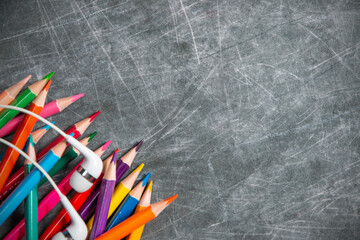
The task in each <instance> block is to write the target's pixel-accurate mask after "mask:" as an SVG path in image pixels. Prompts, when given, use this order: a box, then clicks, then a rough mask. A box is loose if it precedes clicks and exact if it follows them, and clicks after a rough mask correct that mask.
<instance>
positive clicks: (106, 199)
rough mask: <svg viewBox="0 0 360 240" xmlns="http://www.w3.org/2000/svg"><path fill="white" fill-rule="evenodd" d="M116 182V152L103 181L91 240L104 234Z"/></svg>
mask: <svg viewBox="0 0 360 240" xmlns="http://www.w3.org/2000/svg"><path fill="white" fill-rule="evenodd" d="M115 182H116V152H115V153H114V155H113V157H112V159H111V162H110V164H109V166H108V167H107V169H106V171H105V173H104V177H103V180H102V181H101V187H100V194H99V198H98V201H97V203H96V210H95V217H94V225H93V226H94V227H93V228H92V229H91V232H90V236H89V240H93V239H95V238H97V237H98V236H100V235H101V234H103V233H104V231H105V227H106V222H107V216H108V212H109V207H110V202H111V198H112V195H113V192H114V187H115Z"/></svg>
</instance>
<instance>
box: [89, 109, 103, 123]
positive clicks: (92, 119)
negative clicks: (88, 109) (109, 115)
mask: <svg viewBox="0 0 360 240" xmlns="http://www.w3.org/2000/svg"><path fill="white" fill-rule="evenodd" d="M100 112H101V111H97V112H96V113H94V114H93V115H91V116H90V117H89V118H90V122H92V121H94V119H95V118H96V117H97V116H98V115H99V114H100Z"/></svg>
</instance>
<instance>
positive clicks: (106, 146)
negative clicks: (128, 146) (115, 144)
mask: <svg viewBox="0 0 360 240" xmlns="http://www.w3.org/2000/svg"><path fill="white" fill-rule="evenodd" d="M110 144H111V140H109V141H107V142H106V143H105V144H104V145H103V147H102V149H101V150H102V151H105V150H106V149H107V148H108V147H109V146H110Z"/></svg>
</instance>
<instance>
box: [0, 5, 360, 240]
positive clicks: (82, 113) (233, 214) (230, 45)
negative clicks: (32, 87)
mask: <svg viewBox="0 0 360 240" xmlns="http://www.w3.org/2000/svg"><path fill="white" fill-rule="evenodd" d="M0 23H1V25H0V62H1V64H0V86H1V89H5V88H6V87H8V86H11V85H12V84H13V83H15V82H16V81H19V80H20V79H22V78H23V77H25V76H26V75H28V74H32V75H33V79H32V80H31V82H34V81H35V80H36V79H39V78H41V77H42V76H44V75H46V74H47V73H49V72H51V71H53V72H55V75H54V77H53V83H52V87H51V89H50V93H49V97H48V101H51V100H54V99H57V98H61V97H65V96H70V95H74V94H77V93H81V92H84V93H85V97H84V98H82V99H81V100H79V101H78V102H77V103H75V104H73V105H72V106H70V107H69V108H68V109H66V110H65V111H64V112H63V113H61V114H59V115H55V116H53V117H51V118H50V119H51V120H54V121H56V124H57V125H59V126H60V127H62V128H63V129H66V128H67V127H69V126H70V125H71V124H73V123H75V122H76V121H79V120H80V119H82V118H85V117H87V116H89V115H90V114H92V113H93V112H95V111H97V110H101V111H102V114H101V115H100V116H99V117H98V119H97V120H96V121H95V122H94V123H93V124H92V126H91V127H90V128H89V130H87V132H86V134H90V133H91V132H93V131H98V136H96V138H95V139H94V140H93V142H92V143H91V144H90V147H91V148H93V149H95V148H96V147H98V146H100V145H101V144H103V143H104V142H105V141H107V140H108V139H110V140H112V141H113V144H112V145H111V147H110V149H109V151H108V152H107V154H109V153H110V151H112V150H114V149H115V148H117V147H119V148H120V149H121V153H124V152H126V151H127V150H129V149H130V148H131V147H132V146H134V144H136V143H137V142H138V141H139V140H140V139H144V140H145V142H144V145H143V147H142V148H141V151H140V153H139V154H138V156H137V158H136V160H135V162H134V165H138V164H140V163H141V162H144V163H145V168H144V173H147V172H151V173H152V179H153V180H154V189H153V190H154V191H153V199H152V201H153V202H155V201H158V200H161V199H163V198H166V197H168V196H171V195H173V194H175V193H178V194H179V198H178V199H177V200H176V201H175V202H174V203H173V204H172V205H171V206H170V207H169V208H168V209H166V210H165V211H164V212H163V213H162V214H161V215H160V216H159V217H158V218H157V219H156V220H154V221H152V222H151V223H149V224H148V225H146V228H145V231H144V234H143V239H157V240H158V239H208V240H211V239H359V237H360V230H359V229H360V228H359V226H360V217H359V214H360V213H359V212H360V175H359V172H360V159H359V145H360V135H359V128H360V125H359V119H360V95H359V91H360V70H359V69H360V68H359V65H360V2H359V1H356V0H354V1H315V0H314V1H310V0H307V1H287V0H279V1H272V0H270V1H240V0H228V1H225V0H201V1H194V0H167V1H166V0H127V1H123V0H120V1H114V0H110V1H105V0H97V1H89V0H86V1H79V0H75V1H69V0H65V1H63V0H36V1H26V0H12V1H10V0H3V1H1V2H0ZM39 126H41V124H40V125H39ZM86 134H85V135H86ZM55 136H56V134H55V133H54V132H51V133H49V134H48V135H47V136H46V137H45V138H44V139H43V140H42V141H41V142H40V143H39V145H38V146H37V147H38V148H39V149H40V148H41V147H43V146H45V145H46V143H47V142H49V141H50V140H52V139H54V138H55ZM8 139H11V137H9V138H8ZM1 149H2V150H4V149H5V148H4V147H2V148H1ZM73 164H75V162H74V163H73ZM20 166H21V161H20V162H19V163H18V165H17V167H20ZM71 166H73V165H71ZM69 170H70V167H69V168H68V169H67V170H64V171H62V172H61V174H60V175H56V177H55V179H56V180H57V181H59V180H60V179H62V177H63V176H64V175H65V174H66V173H67V171H69ZM50 189H51V187H50V185H49V184H46V185H44V187H42V188H40V189H39V195H40V196H44V195H45V194H46V193H47V192H48V191H49V190H50ZM60 207H61V206H59V205H58V206H57V207H56V208H55V209H54V210H53V211H52V212H51V214H50V215H49V216H47V217H46V218H45V219H44V220H43V221H41V222H40V225H39V228H40V232H42V231H43V230H44V229H45V227H46V225H47V224H49V222H50V221H51V220H52V219H53V218H54V216H55V215H56V213H57V211H59V209H60ZM22 217H23V208H22V207H19V209H18V210H17V211H16V213H14V214H13V216H12V217H11V219H9V220H8V221H7V222H6V223H5V224H4V225H3V226H1V235H0V237H3V236H5V234H6V232H8V231H9V229H10V228H11V226H13V225H14V224H16V223H17V221H19V219H20V218H22Z"/></svg>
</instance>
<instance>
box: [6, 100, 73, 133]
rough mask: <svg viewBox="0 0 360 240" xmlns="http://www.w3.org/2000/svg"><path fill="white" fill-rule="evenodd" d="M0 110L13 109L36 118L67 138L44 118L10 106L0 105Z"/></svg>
mask: <svg viewBox="0 0 360 240" xmlns="http://www.w3.org/2000/svg"><path fill="white" fill-rule="evenodd" d="M0 108H8V109H13V110H16V111H19V112H23V113H26V114H29V115H31V116H33V117H36V118H37V119H39V120H41V121H42V122H44V123H46V124H47V125H49V126H50V127H51V128H53V129H54V130H55V131H57V132H58V133H59V134H60V135H61V136H63V137H65V138H66V139H67V138H68V136H69V135H67V134H66V133H65V132H64V131H63V130H61V129H60V128H58V127H57V126H55V125H54V124H52V123H51V122H49V121H48V120H46V119H45V118H43V117H41V116H39V115H37V114H35V113H33V112H31V111H29V110H27V109H24V108H19V107H15V106H11V105H1V104H0Z"/></svg>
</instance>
